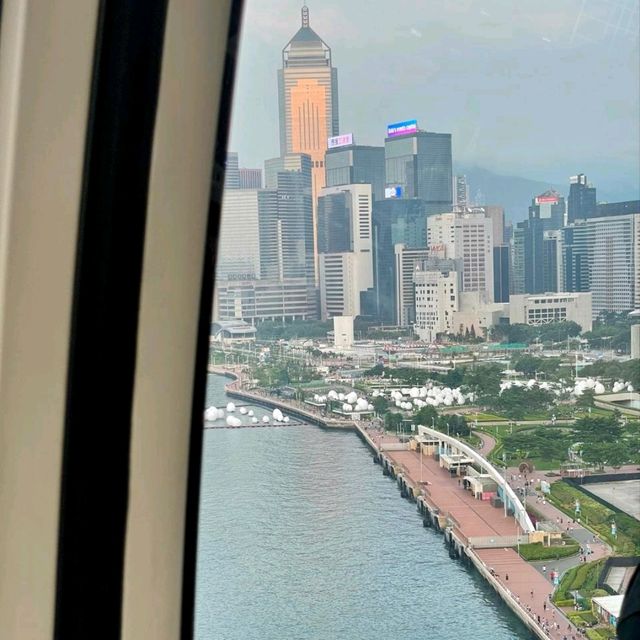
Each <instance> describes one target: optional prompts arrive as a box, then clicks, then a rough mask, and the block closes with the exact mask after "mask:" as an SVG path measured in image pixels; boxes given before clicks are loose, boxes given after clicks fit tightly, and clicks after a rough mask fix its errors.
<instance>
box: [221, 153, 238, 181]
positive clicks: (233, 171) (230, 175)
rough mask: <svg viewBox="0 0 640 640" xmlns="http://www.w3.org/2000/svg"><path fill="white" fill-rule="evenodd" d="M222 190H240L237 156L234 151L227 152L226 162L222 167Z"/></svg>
mask: <svg viewBox="0 0 640 640" xmlns="http://www.w3.org/2000/svg"><path fill="white" fill-rule="evenodd" d="M224 188H225V189H238V188H240V174H239V170H238V154H237V152H236V151H227V160H226V162H225V165H224Z"/></svg>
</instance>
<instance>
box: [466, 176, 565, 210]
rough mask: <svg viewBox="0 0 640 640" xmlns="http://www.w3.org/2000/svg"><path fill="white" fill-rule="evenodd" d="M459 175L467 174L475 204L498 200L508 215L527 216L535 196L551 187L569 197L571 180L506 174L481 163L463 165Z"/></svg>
mask: <svg viewBox="0 0 640 640" xmlns="http://www.w3.org/2000/svg"><path fill="white" fill-rule="evenodd" d="M455 172H456V175H460V174H464V175H466V176H467V184H468V185H469V197H470V198H471V202H473V203H474V204H478V205H479V204H496V205H500V206H503V207H504V210H505V213H506V216H507V218H509V219H510V220H512V221H513V222H520V221H521V220H524V219H526V218H527V216H528V213H529V205H530V204H531V200H532V198H534V197H535V196H537V195H539V194H541V193H544V192H545V191H547V190H549V189H555V190H556V191H558V192H559V193H561V194H562V195H564V196H565V198H566V197H567V194H568V191H569V184H568V181H567V184H566V185H559V184H553V183H550V182H539V181H538V180H529V179H527V178H520V177H518V176H502V175H499V174H497V173H493V172H492V171H489V170H487V169H482V168H481V167H465V166H460V167H458V168H456V170H455Z"/></svg>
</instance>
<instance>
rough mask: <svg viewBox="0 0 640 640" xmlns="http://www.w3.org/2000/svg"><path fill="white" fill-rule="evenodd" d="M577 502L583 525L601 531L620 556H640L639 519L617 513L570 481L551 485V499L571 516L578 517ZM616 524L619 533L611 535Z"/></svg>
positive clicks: (602, 535)
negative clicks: (576, 511)
mask: <svg viewBox="0 0 640 640" xmlns="http://www.w3.org/2000/svg"><path fill="white" fill-rule="evenodd" d="M576 499H577V500H579V502H580V511H581V513H580V516H581V522H582V523H583V524H585V525H586V526H588V527H590V528H591V529H593V530H595V531H597V532H598V534H599V535H600V536H601V537H602V538H604V539H605V540H606V541H607V542H608V543H609V544H610V545H611V546H612V547H613V548H614V549H615V550H616V552H617V553H619V554H622V555H633V554H636V553H640V522H639V521H638V520H636V519H635V518H632V517H631V516H629V515H627V514H626V513H622V512H621V511H613V510H612V509H609V508H607V507H605V506H604V505H602V504H600V503H599V502H597V501H596V500H594V499H593V498H592V497H591V496H589V494H587V493H585V492H584V491H580V490H579V489H576V488H574V487H572V486H571V485H569V484H567V483H566V482H562V481H559V482H554V483H553V484H552V485H551V495H550V500H551V502H553V503H554V504H555V505H556V506H557V507H558V508H560V509H561V510H562V511H564V512H565V513H566V514H567V515H570V516H571V517H573V516H574V515H575V502H576ZM614 520H615V522H616V525H617V529H618V534H617V537H616V538H613V537H612V535H611V522H612V521H614Z"/></svg>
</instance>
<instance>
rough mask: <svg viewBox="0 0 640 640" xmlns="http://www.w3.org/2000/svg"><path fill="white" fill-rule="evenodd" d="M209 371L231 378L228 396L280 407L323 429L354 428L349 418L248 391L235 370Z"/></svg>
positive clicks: (227, 388) (292, 415)
mask: <svg viewBox="0 0 640 640" xmlns="http://www.w3.org/2000/svg"><path fill="white" fill-rule="evenodd" d="M209 372H210V373H216V374H218V375H223V376H225V377H227V378H231V379H232V380H233V382H231V383H229V384H227V385H226V386H225V392H226V394H227V395H228V396H229V397H230V398H235V399H240V400H245V401H247V402H250V403H252V404H256V405H259V406H261V407H268V408H269V409H280V410H281V411H283V412H286V414H287V415H289V416H291V417H293V418H296V419H298V420H304V421H305V422H309V423H310V424H314V425H316V426H319V427H323V428H325V429H343V430H344V429H346V430H349V431H353V430H354V429H355V428H356V427H355V424H354V423H353V422H352V421H351V420H334V419H331V418H327V417H324V416H320V415H318V414H317V413H314V412H312V411H309V410H307V409H304V408H302V407H299V406H294V405H293V404H291V403H290V402H287V401H286V400H282V399H279V398H274V397H273V396H268V395H265V394H263V393H259V392H256V391H248V390H246V389H243V388H242V387H241V385H240V378H239V376H238V375H237V374H236V373H235V372H233V371H230V370H228V369H221V368H218V367H209Z"/></svg>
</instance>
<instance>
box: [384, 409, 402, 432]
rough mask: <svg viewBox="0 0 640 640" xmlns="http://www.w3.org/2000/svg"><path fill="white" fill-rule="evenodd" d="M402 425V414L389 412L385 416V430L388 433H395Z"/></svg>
mask: <svg viewBox="0 0 640 640" xmlns="http://www.w3.org/2000/svg"><path fill="white" fill-rule="evenodd" d="M401 424H402V414H401V413H395V412H389V413H386V414H385V416H384V428H385V429H386V430H387V431H393V430H394V429H397V428H398V427H399V426H400V425H401Z"/></svg>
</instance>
